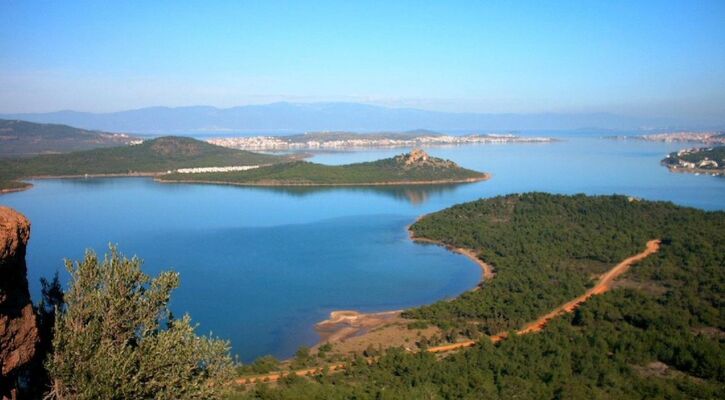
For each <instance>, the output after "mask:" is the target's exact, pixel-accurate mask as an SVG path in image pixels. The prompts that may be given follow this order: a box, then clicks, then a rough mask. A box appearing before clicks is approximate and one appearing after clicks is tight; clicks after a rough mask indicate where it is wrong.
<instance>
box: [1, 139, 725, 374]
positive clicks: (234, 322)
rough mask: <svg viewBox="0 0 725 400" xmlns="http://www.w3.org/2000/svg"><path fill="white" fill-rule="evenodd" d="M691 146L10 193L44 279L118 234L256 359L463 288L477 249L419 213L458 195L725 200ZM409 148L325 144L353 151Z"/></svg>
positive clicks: (611, 145) (333, 159)
mask: <svg viewBox="0 0 725 400" xmlns="http://www.w3.org/2000/svg"><path fill="white" fill-rule="evenodd" d="M682 147H687V145H686V144H685V145H683V144H682V143H680V144H672V143H651V142H635V141H626V142H622V141H614V140H606V139H593V138H566V140H564V141H562V142H556V143H548V144H501V145H474V146H456V147H431V148H427V149H426V150H427V151H428V152H429V153H430V154H431V155H433V156H438V157H444V158H450V159H452V160H453V161H455V162H457V163H459V164H460V165H462V166H463V167H466V168H472V169H475V170H479V171H486V172H490V173H492V179H491V180H489V181H485V182H479V183H473V184H466V185H460V186H434V187H429V188H425V187H390V188H324V189H316V188H299V189H295V188H238V187H224V186H213V185H186V184H184V185H161V184H157V183H155V182H153V180H151V179H150V178H104V179H87V180H84V179H69V180H37V181H33V184H34V185H35V187H34V188H32V189H31V190H28V191H26V192H20V193H12V194H7V195H3V196H1V197H0V204H3V205H9V206H11V207H14V208H16V209H18V210H19V211H21V212H23V213H25V214H26V215H27V216H28V217H29V218H30V219H31V221H32V223H33V235H32V239H31V242H30V247H29V250H28V267H29V279H30V282H31V290H32V291H33V292H34V295H35V296H36V298H37V295H38V293H39V284H38V279H39V278H40V277H41V276H46V277H47V276H49V275H52V273H53V272H54V271H55V270H62V261H61V260H62V258H63V257H68V258H72V259H78V258H80V257H81V256H82V253H83V250H84V249H85V248H87V247H91V248H95V249H96V250H97V251H98V252H103V251H104V250H105V247H106V245H107V243H109V242H113V243H118V244H119V247H120V249H121V250H122V251H123V252H125V253H127V254H137V255H139V256H140V257H141V258H143V259H145V260H146V264H145V268H146V271H148V272H150V273H157V272H158V271H160V270H163V269H168V268H174V269H176V270H178V271H179V272H180V273H181V287H180V288H179V289H178V290H177V291H176V293H175V295H174V300H173V304H172V308H173V309H174V312H175V313H176V314H177V315H181V314H182V313H184V312H189V313H191V315H192V317H193V318H194V320H195V321H196V322H198V323H200V328H199V331H200V332H202V333H207V332H209V331H212V332H213V333H214V334H215V335H218V336H221V337H224V338H228V339H230V340H231V341H232V344H233V349H234V352H235V353H237V354H239V355H240V357H241V358H242V360H249V359H251V358H253V357H255V356H258V355H262V354H266V353H272V354H275V355H277V356H280V357H285V356H289V355H290V354H291V353H292V352H293V351H294V350H295V349H296V348H297V346H299V345H301V344H307V345H309V344H313V343H314V342H315V341H316V340H317V336H316V334H315V333H314V330H313V324H314V323H315V322H317V321H319V320H322V319H325V318H327V316H328V314H329V312H330V311H332V310H337V309H355V310H360V311H380V310H387V309H398V308H403V307H410V306H414V305H417V304H423V303H428V302H432V301H435V300H438V299H442V298H445V297H450V296H455V295H457V294H459V293H461V292H462V291H464V290H468V289H470V288H472V287H473V286H474V285H475V284H476V283H477V282H478V279H479V278H480V274H481V273H480V270H479V269H478V267H477V266H476V265H474V264H473V263H471V262H470V261H469V260H468V259H466V258H465V257H463V256H460V255H456V254H453V253H449V252H447V251H446V250H444V249H442V248H439V247H435V246H424V245H418V244H413V243H412V242H410V241H409V240H408V237H407V233H406V232H405V226H406V225H407V224H409V223H410V222H412V221H413V220H414V219H415V218H416V217H417V216H419V215H421V214H424V213H427V212H431V211H435V210H439V209H442V208H445V207H448V206H450V205H452V204H456V203H461V202H464V201H469V200H473V199H477V198H480V197H490V196H495V195H499V194H506V193H512V192H524V191H532V190H536V191H548V192H555V193H587V194H610V193H621V194H628V195H632V196H636V197H642V198H646V199H651V200H669V201H673V202H675V203H677V204H682V205H687V206H693V207H699V208H704V209H723V208H725V181H723V179H722V178H716V177H710V176H694V175H685V174H673V173H670V172H669V171H668V170H667V169H666V168H664V167H662V166H661V165H660V164H659V160H660V159H661V158H662V157H663V156H664V155H665V154H667V153H669V152H672V151H676V150H678V149H679V148H682ZM404 151H406V149H388V150H370V151H358V152H334V153H321V154H318V155H316V156H315V157H314V158H313V161H317V162H322V163H328V164H342V163H349V162H355V161H362V160H373V159H378V158H383V157H388V156H391V155H394V154H399V153H402V152H404Z"/></svg>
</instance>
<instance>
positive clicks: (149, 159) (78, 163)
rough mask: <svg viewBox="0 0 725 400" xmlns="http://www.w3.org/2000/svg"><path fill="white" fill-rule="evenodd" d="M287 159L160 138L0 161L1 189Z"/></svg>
mask: <svg viewBox="0 0 725 400" xmlns="http://www.w3.org/2000/svg"><path fill="white" fill-rule="evenodd" d="M283 160H285V158H284V157H280V156H273V155H267V154H258V153H252V152H249V151H243V150H234V149H228V148H226V147H220V146H215V145H212V144H209V143H206V142H202V141H199V140H196V139H192V138H186V137H173V136H167V137H161V138H158V139H153V140H147V141H145V142H143V143H141V144H138V145H132V146H121V147H111V148H104V149H94V150H87V151H78V152H73V153H67V154H45V155H39V156H35V157H29V158H16V159H0V185H7V186H0V189H2V188H6V187H7V188H9V187H10V185H13V184H15V185H17V183H14V182H17V179H20V178H24V177H33V176H69V175H70V176H75V175H81V176H82V175H85V174H89V175H94V174H99V175H100V174H130V173H165V172H167V171H170V170H175V169H179V168H194V167H215V166H216V167H224V166H240V165H259V164H270V163H275V162H280V161H283Z"/></svg>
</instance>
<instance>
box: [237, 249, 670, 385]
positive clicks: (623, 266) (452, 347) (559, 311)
mask: <svg viewBox="0 0 725 400" xmlns="http://www.w3.org/2000/svg"><path fill="white" fill-rule="evenodd" d="M661 243H662V241H661V240H660V239H651V240H649V241H647V244H646V246H645V249H644V250H643V251H641V252H639V253H637V254H634V255H632V256H629V257H627V258H625V259H624V260H622V261H620V262H619V263H618V264H617V265H615V266H614V267H612V268H611V269H609V270H608V271H606V272H605V273H604V274H602V275H600V276H599V279H598V281H597V283H596V284H595V285H594V286H593V287H591V288H590V289H588V290H587V291H585V292H584V293H583V294H581V295H580V296H577V297H576V298H574V299H572V300H569V301H567V302H566V303H564V304H561V305H559V306H558V307H556V308H554V309H553V310H551V311H549V312H548V313H546V314H543V315H541V316H539V317H537V318H536V319H535V320H533V321H530V322H528V323H526V324H524V326H523V327H521V328H519V329H518V330H515V331H514V332H515V334H516V335H526V334H531V333H537V332H540V331H541V330H543V329H544V328H545V327H546V326H547V325H548V324H549V322H551V320H553V319H554V318H557V317H559V316H561V315H564V314H568V313H571V312H573V311H574V310H576V309H577V308H579V306H581V305H582V304H584V303H585V302H586V301H587V300H589V299H590V298H591V297H593V296H596V295H600V294H602V293H606V292H608V291H609V290H610V289H612V287H613V284H614V282H615V280H616V279H617V278H618V277H619V276H621V275H622V274H624V273H626V272H627V271H628V270H629V268H630V267H631V266H632V265H634V264H637V263H639V262H640V261H642V260H644V259H645V258H647V257H649V256H650V255H652V254H654V253H657V252H658V251H659V249H660V245H661ZM341 313H342V314H338V315H336V317H338V319H339V318H341V317H342V318H343V319H344V315H345V314H344V313H349V311H347V312H341ZM353 313H354V312H353ZM355 315H359V313H355ZM508 336H509V332H508V331H504V332H501V333H498V334H495V335H493V336H488V340H490V342H491V343H493V344H496V343H499V342H501V341H503V340H505V339H507V338H508ZM481 340H483V339H481ZM343 343H344V342H343ZM385 343H388V342H385ZM477 343H478V341H477V340H472V339H468V340H465V341H460V342H455V343H448V344H442V345H438V346H434V347H429V348H427V349H424V350H420V351H423V352H428V353H434V354H436V353H448V352H451V351H456V350H460V349H464V348H468V347H473V346H475V345H476V344H477ZM373 344H377V345H378V346H381V345H380V342H377V343H376V342H375V341H373V343H371V344H370V346H373ZM318 346H319V345H318ZM315 347H317V346H315ZM388 347H390V346H388ZM373 348H374V347H373ZM379 348H380V347H379ZM405 350H406V351H413V350H411V349H409V348H408V347H407V346H405ZM373 359H374V358H371V357H368V362H370V360H373ZM345 368H346V366H345V364H334V365H333V366H332V367H331V368H329V369H328V370H327V371H331V372H332V371H334V372H337V371H340V370H344V369H345ZM324 371H325V368H324V367H317V368H313V369H307V370H302V371H288V372H287V375H290V374H294V375H297V376H302V375H312V374H320V373H324ZM283 375H284V373H283V372H275V373H271V374H264V375H257V376H252V377H240V378H239V379H237V380H236V382H237V383H239V384H245V385H246V384H253V383H258V382H275V381H277V380H279V379H280V378H281V377H282V376H283Z"/></svg>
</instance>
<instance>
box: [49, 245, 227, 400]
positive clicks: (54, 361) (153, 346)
mask: <svg viewBox="0 0 725 400" xmlns="http://www.w3.org/2000/svg"><path fill="white" fill-rule="evenodd" d="M141 264H142V261H141V260H140V259H138V258H136V257H134V258H131V259H128V258H126V257H124V256H123V255H121V254H120V253H119V252H118V250H117V249H116V248H115V247H114V246H111V248H110V254H108V255H106V256H105V257H104V259H103V260H100V259H99V258H98V256H97V255H96V254H95V253H94V252H92V251H87V252H86V255H85V258H84V259H83V260H82V261H79V262H72V261H66V268H67V269H68V272H69V273H70V275H71V281H70V284H69V288H68V291H67V292H66V293H65V301H66V308H65V310H63V312H59V313H58V314H57V316H56V322H55V335H54V338H53V353H52V354H51V355H50V357H49V358H48V360H47V368H48V371H49V373H50V377H51V388H50V395H49V397H50V398H55V399H210V398H219V397H221V396H223V395H224V394H225V393H226V391H227V390H228V388H229V385H230V382H231V379H232V378H233V374H234V363H233V361H232V359H231V357H230V356H229V343H228V342H226V341H222V340H217V339H214V338H212V337H204V336H197V335H196V333H195V332H194V326H193V325H192V324H191V318H190V317H189V316H188V315H186V316H184V317H183V318H181V319H178V320H174V319H173V317H172V315H171V313H170V311H169V309H168V304H169V299H170V296H171V292H172V290H173V289H175V288H176V287H177V286H178V284H179V276H178V274H177V273H175V272H163V273H161V274H160V275H159V276H158V277H156V278H153V279H152V278H150V277H149V276H148V275H146V274H144V273H143V272H142V271H141Z"/></svg>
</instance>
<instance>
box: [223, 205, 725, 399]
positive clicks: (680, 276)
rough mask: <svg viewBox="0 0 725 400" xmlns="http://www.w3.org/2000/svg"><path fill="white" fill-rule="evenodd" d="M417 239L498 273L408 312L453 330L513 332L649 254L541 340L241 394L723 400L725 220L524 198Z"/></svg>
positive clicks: (434, 223)
mask: <svg viewBox="0 0 725 400" xmlns="http://www.w3.org/2000/svg"><path fill="white" fill-rule="evenodd" d="M412 229H413V230H414V232H415V233H416V235H418V236H422V237H426V238H429V239H434V240H440V241H442V242H445V243H447V244H450V245H453V246H457V247H468V248H473V249H477V250H479V252H480V256H481V258H483V259H484V260H485V261H487V262H490V263H492V264H493V265H494V266H495V267H496V269H497V275H496V277H495V278H494V279H493V280H492V281H491V282H487V283H485V284H484V287H483V289H482V290H478V291H474V292H470V293H466V294H465V295H463V296H461V297H460V298H458V299H456V300H453V301H443V302H439V303H436V304H434V305H431V306H427V307H422V308H419V309H414V310H410V311H408V313H407V315H408V316H410V317H414V318H418V319H420V320H424V321H428V322H430V323H434V324H437V325H439V326H444V327H446V328H447V329H461V332H463V330H462V328H461V327H463V326H464V325H465V326H466V328H467V329H470V327H471V326H476V327H478V330H479V331H480V332H482V333H485V334H488V333H491V332H498V331H499V330H506V329H512V328H515V327H518V326H520V325H521V324H522V323H524V322H526V321H528V320H531V319H533V318H534V317H535V316H537V315H539V314H541V313H544V312H546V311H548V310H550V309H551V308H553V307H555V306H556V305H558V304H561V303H563V302H565V301H566V300H568V299H570V298H572V297H575V296H576V295H579V294H581V293H582V292H584V290H585V289H586V287H587V286H588V285H590V283H591V282H592V281H593V280H592V279H593V278H594V276H595V275H596V274H598V273H601V272H603V271H604V270H606V269H607V268H609V267H611V266H613V265H614V264H616V263H617V262H619V261H621V260H622V259H624V258H626V257H627V256H629V255H632V254H635V253H638V252H640V251H641V250H642V249H643V248H644V244H645V243H646V242H647V241H648V240H650V239H654V238H660V239H662V240H663V244H662V247H661V249H660V251H659V252H658V253H656V254H654V255H652V256H650V257H648V258H647V259H645V260H644V261H642V262H641V263H640V264H637V265H635V266H634V267H633V268H632V269H631V270H630V271H629V272H628V273H627V274H625V275H624V276H623V278H621V279H620V281H619V283H618V286H619V287H618V288H616V289H614V290H612V291H610V292H607V293H605V294H603V295H601V296H595V297H594V298H592V299H591V300H589V301H588V302H586V303H585V304H584V305H582V306H581V307H580V308H579V309H578V310H577V311H576V312H575V313H574V314H570V315H566V316H563V317H560V318H558V319H556V320H554V321H553V322H552V323H551V324H550V325H548V326H547V327H546V328H545V329H544V330H543V331H542V332H540V333H536V334H529V335H523V336H516V335H512V336H511V337H509V338H508V339H507V340H504V341H502V342H500V343H499V344H497V345H493V344H491V342H490V341H488V340H485V337H484V339H483V340H481V341H480V342H479V345H477V346H476V347H474V348H471V349H468V350H464V351H460V352H458V353H456V354H453V355H450V356H448V357H446V358H444V359H442V360H437V359H436V357H435V356H434V355H432V354H426V353H416V354H411V353H406V352H404V351H402V350H400V349H391V350H389V351H387V352H386V353H385V354H384V355H383V356H382V357H381V358H380V359H379V360H378V361H377V362H375V363H373V364H368V363H367V362H366V361H364V360H363V359H362V358H360V359H358V360H357V361H353V362H351V366H350V368H349V369H348V370H346V371H345V372H343V373H339V374H332V375H324V376H321V377H317V378H314V379H304V378H287V379H284V380H283V381H282V382H281V383H280V385H279V386H278V387H275V388H273V387H269V386H267V385H264V384H260V385H257V386H256V387H254V388H252V389H250V390H248V391H246V392H240V393H239V394H238V395H237V397H238V398H250V399H251V398H255V399H297V398H314V399H412V398H427V399H489V398H490V399H510V398H521V399H582V398H586V399H611V398H617V399H643V398H670V399H676V398H682V399H685V398H702V399H716V398H723V396H724V395H725V351H724V350H725V349H724V348H723V344H724V342H723V341H724V340H725V333H723V330H724V329H725V319H723V315H722V313H723V287H724V286H725V274H724V271H723V268H725V213H723V212H704V211H699V210H695V209H689V208H682V207H677V206H674V205H672V204H670V203H662V202H647V201H637V200H634V199H628V198H627V197H623V196H603V197H587V196H583V195H582V196H556V195H548V194H540V193H535V194H525V195H510V196H504V197H497V198H494V199H489V200H481V201H476V202H472V203H467V204H463V205H459V206H455V207H452V208H449V209H447V210H444V211H441V212H438V213H434V214H431V215H429V216H427V217H425V218H423V219H422V220H420V221H418V222H417V223H416V224H415V225H413V227H412Z"/></svg>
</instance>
